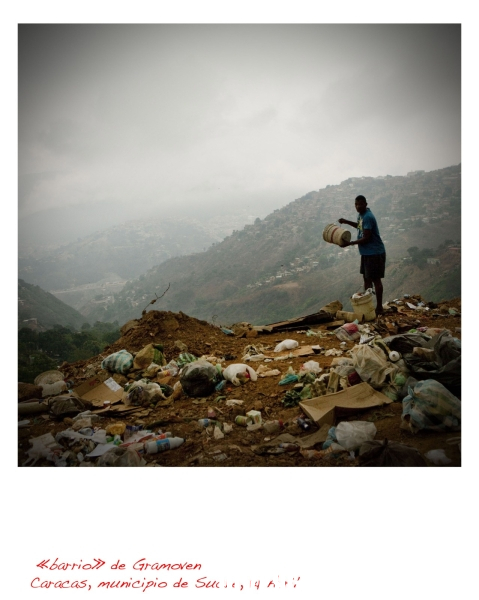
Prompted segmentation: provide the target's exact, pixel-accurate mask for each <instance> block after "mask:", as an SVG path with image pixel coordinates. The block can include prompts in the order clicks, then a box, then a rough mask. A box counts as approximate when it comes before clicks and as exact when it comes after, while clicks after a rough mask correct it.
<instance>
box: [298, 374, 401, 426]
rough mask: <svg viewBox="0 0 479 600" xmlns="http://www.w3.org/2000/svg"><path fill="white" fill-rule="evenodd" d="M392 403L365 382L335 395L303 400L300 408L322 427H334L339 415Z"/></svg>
mask: <svg viewBox="0 0 479 600" xmlns="http://www.w3.org/2000/svg"><path fill="white" fill-rule="evenodd" d="M391 402H392V400H391V398H388V397H387V396H385V395H384V394H382V393H381V392H379V391H378V390H375V389H374V388H372V387H371V386H370V385H369V384H368V383H366V382H363V383H359V384H358V385H353V386H351V387H349V388H348V389H347V390H342V391H341V392H336V393H335V394H327V395H326V396H319V397H317V398H311V399H310V400H303V402H300V403H299V406H300V408H301V409H302V410H303V412H304V413H305V414H306V415H307V416H308V417H309V418H310V419H312V420H313V421H314V422H315V423H316V424H317V425H318V426H321V425H323V424H324V423H328V424H329V425H334V422H335V420H336V415H337V413H344V412H355V411H358V410H365V409H367V408H373V407H375V406H382V405H383V404H391Z"/></svg>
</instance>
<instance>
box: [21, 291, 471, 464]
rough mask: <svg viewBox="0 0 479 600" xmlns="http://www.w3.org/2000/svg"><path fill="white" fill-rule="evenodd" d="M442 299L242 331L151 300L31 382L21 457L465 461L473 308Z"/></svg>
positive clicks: (329, 313) (35, 460)
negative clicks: (86, 350) (464, 397)
mask: <svg viewBox="0 0 479 600" xmlns="http://www.w3.org/2000/svg"><path fill="white" fill-rule="evenodd" d="M429 304H430V303H427V302H424V301H423V300H422V298H420V297H419V296H414V295H411V296H408V298H402V299H399V298H397V299H395V300H393V301H390V302H388V303H385V305H384V308H385V313H384V315H382V316H381V317H380V318H378V319H374V320H370V321H368V322H367V323H365V322H364V319H362V320H360V319H356V320H355V321H352V320H351V318H350V316H348V321H347V322H346V320H345V319H343V320H342V322H340V321H338V318H337V313H338V311H342V308H343V307H342V305H341V304H340V303H338V302H337V301H333V302H331V303H330V304H329V305H327V306H326V307H323V309H321V311H319V313H315V314H314V315H308V316H306V317H300V318H298V319H292V320H290V321H284V322H282V323H276V324H271V325H265V326H253V325H251V324H249V323H237V324H235V325H231V326H229V327H220V326H216V325H212V324H210V323H207V322H206V321H200V320H198V319H195V318H192V317H189V316H188V315H185V314H184V313H181V312H180V313H172V312H163V311H155V310H151V311H149V312H146V313H145V314H143V315H142V317H141V318H140V319H136V320H132V321H129V322H128V323H126V324H125V325H124V326H123V327H122V328H121V332H122V337H121V338H120V339H119V340H117V341H116V342H115V343H114V344H112V345H111V346H109V347H107V348H105V350H104V351H103V352H102V353H101V354H100V355H98V356H95V357H92V358H90V359H88V360H84V361H78V362H76V363H72V364H67V363H64V364H62V365H61V368H59V369H58V370H57V371H51V372H46V373H43V374H41V376H39V377H38V378H37V379H36V381H35V385H33V384H25V383H21V382H20V383H19V387H18V414H19V423H18V427H19V429H18V436H19V448H18V464H19V465H20V466H35V467H51V466H69V467H70V466H82V467H83V466H94V467H98V466H218V467H221V466H223V467H224V466H324V467H331V466H348V467H352V466H408V465H410V466H424V465H428V466H459V465H460V464H461V445H460V442H461V439H460V353H461V346H460V336H461V321H460V317H461V304H460V300H451V301H448V302H442V303H440V306H439V308H438V309H434V308H432V307H429ZM426 309H428V310H426ZM343 312H348V311H343ZM338 332H339V335H338ZM312 337H314V338H315V339H316V340H318V338H319V340H318V341H320V344H318V343H316V344H315V345H313V346H311V345H310V342H311V338H312ZM245 338H252V340H251V342H249V341H248V340H247V339H245ZM313 355H314V360H310V361H307V360H306V357H308V356H313ZM67 382H68V383H67ZM431 382H432V383H431ZM278 384H280V385H278ZM48 386H56V387H50V388H49V387H48ZM57 387H58V390H57ZM45 392H47V393H46V394H45ZM357 422H359V423H362V425H360V426H356V427H357V429H358V431H359V430H361V431H363V429H364V431H366V430H367V434H365V433H364V431H363V434H360V433H358V431H352V430H353V429H354V427H355V423H357ZM338 429H339V433H338V434H336V433H335V432H336V431H337V430H338ZM343 430H345V431H346V434H347V435H346V436H345V431H343ZM353 434H354V435H353ZM361 435H363V437H361ZM348 436H349V437H348ZM355 436H356V437H355ZM364 436H365V437H364ZM353 438H354V439H353ZM345 440H346V441H345ZM351 440H352V441H351ZM341 442H342V443H343V444H344V445H342V444H341Z"/></svg>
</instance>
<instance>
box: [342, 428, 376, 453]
mask: <svg viewBox="0 0 479 600" xmlns="http://www.w3.org/2000/svg"><path fill="white" fill-rule="evenodd" d="M376 432H377V429H376V425H374V423H370V422H369V421H342V422H341V423H339V424H338V425H337V426H336V431H335V434H336V439H337V440H338V444H340V445H341V446H342V447H343V448H345V449H346V450H348V451H349V450H356V449H357V448H359V446H361V444H364V442H368V441H370V440H372V439H374V436H375V435H376Z"/></svg>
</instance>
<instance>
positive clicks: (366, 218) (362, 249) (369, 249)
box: [357, 208, 386, 256]
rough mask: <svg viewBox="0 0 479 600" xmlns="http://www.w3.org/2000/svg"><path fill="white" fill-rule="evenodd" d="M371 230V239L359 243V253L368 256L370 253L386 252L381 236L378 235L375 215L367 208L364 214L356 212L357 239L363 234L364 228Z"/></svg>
mask: <svg viewBox="0 0 479 600" xmlns="http://www.w3.org/2000/svg"><path fill="white" fill-rule="evenodd" d="M365 229H370V230H371V239H370V241H369V242H368V243H367V244H359V245H358V248H359V254H363V255H365V256H370V255H371V254H383V253H385V252H386V248H385V247H384V244H383V241H382V239H381V236H380V235H379V229H378V224H377V222H376V217H375V216H374V215H373V213H372V212H371V210H370V209H369V208H366V212H365V213H364V214H362V215H361V214H358V238H357V239H358V240H360V239H361V238H362V237H363V235H364V233H363V232H364V230H365Z"/></svg>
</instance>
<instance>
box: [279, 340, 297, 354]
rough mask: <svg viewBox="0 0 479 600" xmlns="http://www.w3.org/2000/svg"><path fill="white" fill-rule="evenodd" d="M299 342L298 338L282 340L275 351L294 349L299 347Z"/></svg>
mask: <svg viewBox="0 0 479 600" xmlns="http://www.w3.org/2000/svg"><path fill="white" fill-rule="evenodd" d="M298 346H299V343H298V342H297V341H296V340H283V341H282V342H280V343H279V344H278V345H277V346H276V348H275V349H274V352H283V350H292V349H293V348H297V347H298Z"/></svg>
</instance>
